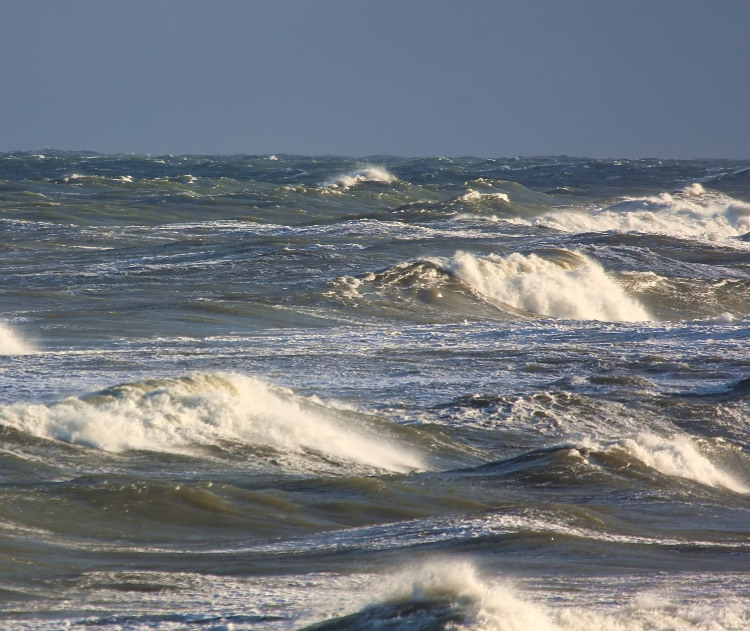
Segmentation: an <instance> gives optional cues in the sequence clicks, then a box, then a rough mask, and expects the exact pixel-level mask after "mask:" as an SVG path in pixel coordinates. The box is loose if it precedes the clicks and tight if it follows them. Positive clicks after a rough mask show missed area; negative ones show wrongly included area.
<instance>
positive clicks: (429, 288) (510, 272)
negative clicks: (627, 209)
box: [337, 250, 651, 322]
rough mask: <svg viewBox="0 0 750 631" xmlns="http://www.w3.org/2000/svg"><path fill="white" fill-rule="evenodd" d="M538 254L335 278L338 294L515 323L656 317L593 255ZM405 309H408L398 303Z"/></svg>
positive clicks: (436, 262) (464, 256)
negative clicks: (405, 298) (386, 296)
mask: <svg viewBox="0 0 750 631" xmlns="http://www.w3.org/2000/svg"><path fill="white" fill-rule="evenodd" d="M540 254H541V255H539V254H529V255H524V254H520V253H513V254H510V255H508V256H499V255H495V254H490V255H487V256H484V257H480V256H476V255H473V254H470V253H467V252H457V253H456V254H455V255H454V256H453V258H452V259H433V260H422V261H416V262H408V263H402V264H400V265H397V266H394V267H392V268H389V269H386V270H384V271H381V272H379V273H377V274H368V275H365V276H364V277H361V278H353V277H343V278H341V279H339V280H338V283H337V284H338V289H339V292H340V295H341V296H345V297H347V298H349V299H350V300H355V301H356V300H357V299H358V298H362V297H365V296H367V295H368V294H370V293H372V292H373V291H374V292H376V293H377V292H379V293H380V295H381V296H382V295H383V293H384V292H387V291H396V292H399V291H400V292H410V294H411V297H412V299H414V298H416V299H417V300H418V301H419V302H421V303H422V304H429V305H431V306H432V307H433V308H435V309H437V310H440V309H441V308H443V309H445V310H446V311H450V312H454V313H460V314H463V315H464V316H479V317H491V318H492V317H494V318H497V319H503V320H511V319H518V318H530V317H539V316H542V317H550V318H557V319H570V320H602V321H628V322H633V321H646V320H650V319H651V316H650V315H649V314H648V313H647V311H646V310H645V309H644V308H643V307H642V306H641V305H640V304H639V302H638V301H637V300H636V299H635V298H633V297H631V296H629V295H628V294H627V293H626V291H625V290H624V289H623V287H622V286H621V285H620V284H619V283H618V282H617V281H615V280H614V279H613V278H612V277H611V276H610V275H609V274H607V273H606V272H605V271H604V269H603V268H602V267H601V266H600V265H599V264H598V263H596V262H595V261H593V260H592V259H590V258H588V257H585V256H583V255H581V254H578V253H575V252H570V251H567V250H552V251H545V252H540ZM401 308H402V309H403V308H404V307H403V306H402V307H401Z"/></svg>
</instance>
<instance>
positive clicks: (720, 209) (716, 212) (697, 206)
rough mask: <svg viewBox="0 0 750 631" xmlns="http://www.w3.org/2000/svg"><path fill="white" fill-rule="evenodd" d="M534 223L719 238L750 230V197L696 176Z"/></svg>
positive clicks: (573, 228) (574, 228) (574, 229)
mask: <svg viewBox="0 0 750 631" xmlns="http://www.w3.org/2000/svg"><path fill="white" fill-rule="evenodd" d="M533 223H534V224H535V225H540V226H544V227H547V228H552V229H555V230H561V231H564V232H574V233H581V232H611V231H614V232H635V233H644V234H662V235H667V236H672V237H677V238H683V239H695V238H698V239H705V240H709V241H717V240H725V239H729V238H734V237H737V236H740V235H742V234H745V233H747V232H749V231H750V203H747V202H743V201H740V200H737V199H734V198H732V197H729V196H728V195H725V194H723V193H719V192H717V191H710V190H706V189H705V188H703V186H702V185H701V184H699V183H697V182H695V183H693V184H690V185H689V186H686V187H685V188H683V189H682V190H681V191H678V192H677V193H674V194H671V193H661V194H660V195H656V196H650V197H632V198H631V197H628V198H624V199H622V200H620V201H618V202H615V203H614V204H611V205H609V206H606V207H605V208H602V209H599V210H594V211H589V210H569V211H561V212H556V213H549V214H546V215H543V216H541V217H539V218H537V219H536V220H534V222H533Z"/></svg>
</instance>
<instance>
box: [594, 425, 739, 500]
mask: <svg viewBox="0 0 750 631" xmlns="http://www.w3.org/2000/svg"><path fill="white" fill-rule="evenodd" d="M606 450H607V451H614V450H622V451H625V452H626V453H627V454H629V455H630V456H631V457H633V458H635V459H637V460H639V461H641V462H642V463H643V464H645V465H646V466H648V467H651V468H652V469H656V470H657V471H659V472H660V473H663V474H664V475H669V476H675V477H680V478H685V479H688V480H693V481H694V482H698V483H700V484H705V485H706V486H711V487H721V488H725V489H728V490H730V491H734V492H735V493H742V494H746V493H750V487H748V485H747V484H745V483H743V482H742V481H740V480H738V479H736V478H735V477H734V476H732V475H730V474H729V473H726V472H725V471H722V470H721V469H720V468H718V467H717V466H716V465H715V464H714V463H712V462H711V461H710V460H709V459H708V457H707V456H705V455H703V454H702V453H701V452H700V451H699V450H698V448H697V447H696V445H695V444H694V443H693V442H692V441H691V440H690V439H689V438H688V437H686V436H679V435H677V436H671V437H662V436H657V435H656V434H652V433H648V432H644V433H642V434H639V435H638V436H637V437H636V438H628V439H624V440H621V441H617V442H616V443H613V444H611V445H609V446H607V447H606Z"/></svg>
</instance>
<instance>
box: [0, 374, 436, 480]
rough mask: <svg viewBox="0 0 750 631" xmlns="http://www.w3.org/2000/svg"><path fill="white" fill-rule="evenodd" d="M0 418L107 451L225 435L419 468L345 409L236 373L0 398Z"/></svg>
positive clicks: (291, 450)
mask: <svg viewBox="0 0 750 631" xmlns="http://www.w3.org/2000/svg"><path fill="white" fill-rule="evenodd" d="M0 423H2V424H5V425H9V426H11V427H15V428H16V429H18V430H20V431H23V432H26V433H29V434H32V435H35V436H38V437H41V438H48V439H56V440H61V441H65V442H69V443H75V444H81V445H86V446H89V447H94V448H97V449H101V450H105V451H112V452H119V451H125V450H148V451H164V452H175V453H191V452H192V449H193V448H195V447H196V446H200V447H213V446H221V445H222V444H226V443H230V444H242V445H249V446H260V447H267V448H271V449H273V450H275V451H276V452H278V453H280V454H282V455H294V454H296V455H301V456H303V458H302V460H303V462H304V455H305V454H317V455H319V456H322V457H323V458H324V459H326V460H327V461H329V463H330V464H331V466H332V467H333V468H334V469H335V466H336V465H335V463H337V462H338V463H340V466H344V465H346V463H354V464H360V465H363V466H366V467H373V468H376V469H379V470H387V471H397V472H406V471H411V470H414V469H420V468H423V465H422V462H421V459H420V457H419V455H418V454H416V453H414V452H412V451H411V450H410V449H408V448H407V447H405V446H402V445H398V444H395V443H394V442H392V441H390V440H389V439H387V438H385V437H383V436H382V431H381V432H380V435H379V434H378V431H377V429H376V428H372V427H368V426H366V425H365V424H364V423H357V422H356V420H355V419H354V418H353V417H352V415H349V416H346V415H342V414H338V413H336V411H335V410H333V409H332V408H327V407H325V406H323V405H320V404H316V403H313V402H311V401H308V400H306V399H303V398H301V397H298V396H296V395H294V394H293V393H291V392H289V391H287V390H284V389H281V388H277V387H274V386H272V385H269V384H267V383H265V382H263V381H260V380H258V379H254V378H251V377H247V376H243V375H238V374H219V373H214V374H195V375H190V376H188V377H182V378H174V379H161V380H149V381H142V382H137V383H132V384H125V385H122V386H117V387H114V388H110V389H108V390H104V391H102V392H99V393H96V394H93V395H89V396H87V397H82V398H77V397H72V398H68V399H65V400H63V401H61V402H59V403H57V404H54V405H50V406H47V405H41V404H16V405H12V406H4V407H0ZM381 430H382V428H381ZM298 460H299V459H298ZM301 466H304V465H301Z"/></svg>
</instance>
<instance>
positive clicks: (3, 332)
mask: <svg viewBox="0 0 750 631" xmlns="http://www.w3.org/2000/svg"><path fill="white" fill-rule="evenodd" d="M33 352H34V348H33V346H32V345H31V344H29V343H28V342H26V341H25V340H23V339H22V338H21V336H20V335H19V334H18V333H17V332H16V331H15V330H14V329H12V328H11V327H10V326H8V325H7V324H3V323H2V322H0V355H27V354H28V353H33Z"/></svg>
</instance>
